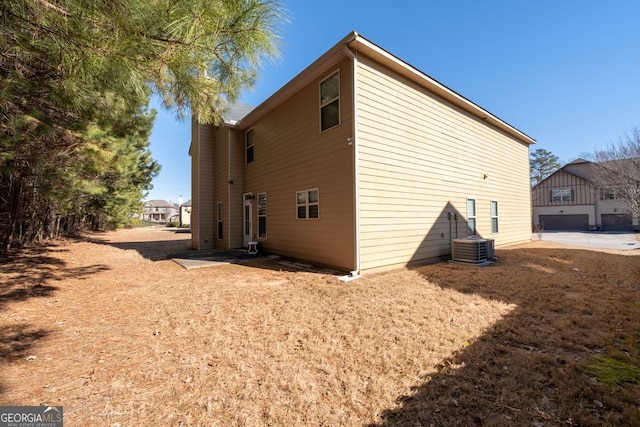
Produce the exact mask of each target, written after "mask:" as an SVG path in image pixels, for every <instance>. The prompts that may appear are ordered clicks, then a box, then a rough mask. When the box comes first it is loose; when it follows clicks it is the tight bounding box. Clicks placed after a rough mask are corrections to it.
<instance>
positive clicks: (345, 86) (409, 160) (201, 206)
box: [189, 32, 534, 272]
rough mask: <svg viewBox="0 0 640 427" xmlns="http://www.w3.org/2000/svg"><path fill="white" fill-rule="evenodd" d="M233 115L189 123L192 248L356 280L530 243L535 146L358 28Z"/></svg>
mask: <svg viewBox="0 0 640 427" xmlns="http://www.w3.org/2000/svg"><path fill="white" fill-rule="evenodd" d="M223 117H224V123H223V124H221V125H220V126H218V127H215V126H212V125H203V124H199V123H197V122H195V121H192V139H191V147H190V149H189V154H190V155H191V159H192V205H193V206H192V209H193V210H192V214H191V218H192V220H191V232H192V246H193V248H194V249H209V248H235V247H242V246H244V247H246V245H247V244H248V242H249V241H257V242H258V243H259V245H260V246H261V248H263V249H264V250H266V251H268V252H270V253H275V254H280V255H283V256H287V257H292V258H296V259H301V260H306V261H309V262H313V263H317V264H322V265H327V266H332V267H335V268H338V269H341V270H345V271H352V272H360V271H364V270H369V271H371V270H373V269H380V268H392V267H400V266H405V265H410V264H417V263H423V262H425V261H430V260H436V259H441V258H443V257H445V256H448V255H449V254H450V253H451V241H452V239H455V238H463V237H466V236H467V235H476V236H482V237H485V238H491V239H495V244H496V245H506V244H511V243H516V242H523V241H528V240H530V239H531V199H530V187H529V145H530V144H532V143H534V140H533V139H531V138H530V137H528V136H527V135H525V134H524V133H522V132H520V131H519V130H517V129H516V128H514V127H512V126H511V125H509V124H507V123H505V122H504V121H502V120H501V119H499V118H498V117H496V116H494V115H492V114H491V113H489V112H488V111H486V110H484V109H482V108H481V107H479V106H477V105H475V104H474V103H472V102H471V101H469V100H468V99H466V98H464V97H462V96H461V95H459V94H457V93H456V92H454V91H452V90H451V89H449V88H447V87H445V86H444V85H442V84H440V83H438V82H437V81H435V80H434V79H432V78H431V77H429V76H427V75H426V74H424V73H422V72H421V71H419V70H417V69H415V68H413V67H412V66H410V65H409V64H407V63H405V62H403V61H402V60H400V59H398V58H396V57H395V56H393V55H392V54H390V53H389V52H387V51H385V50H383V49H382V48H380V47H378V46H377V45H375V44H373V43H371V42H370V41H368V40H367V39H365V38H363V37H362V36H360V35H358V34H357V33H355V32H353V33H350V34H348V35H347V36H346V37H345V38H344V39H343V40H341V41H340V42H339V43H338V44H336V45H335V46H334V47H332V48H331V49H330V50H329V51H327V52H326V53H325V54H324V55H322V56H321V57H320V58H319V59H318V60H316V61H315V62H314V63H313V64H312V65H310V66H309V67H308V68H306V69H305V70H304V71H302V72H301V73H300V74H299V75H298V76H296V77H295V78H294V79H293V80H291V81H290V82H289V83H287V84H286V85H285V86H284V87H282V88H281V89H280V90H278V91H277V92H276V93H275V94H274V95H272V96H271V97H270V98H268V99H267V100H266V101H265V102H263V103H262V104H261V105H260V106H258V107H257V108H254V109H252V108H251V107H249V106H246V105H238V104H236V105H233V106H231V108H229V110H228V111H226V112H224V113H223Z"/></svg>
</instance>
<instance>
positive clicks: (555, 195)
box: [550, 188, 574, 202]
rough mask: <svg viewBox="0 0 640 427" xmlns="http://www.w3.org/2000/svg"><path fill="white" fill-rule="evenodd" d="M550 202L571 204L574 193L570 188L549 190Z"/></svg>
mask: <svg viewBox="0 0 640 427" xmlns="http://www.w3.org/2000/svg"><path fill="white" fill-rule="evenodd" d="M550 197H551V201H552V202H573V201H574V191H573V190H572V189H571V188H556V189H553V190H551V195H550Z"/></svg>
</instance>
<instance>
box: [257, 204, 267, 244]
mask: <svg viewBox="0 0 640 427" xmlns="http://www.w3.org/2000/svg"><path fill="white" fill-rule="evenodd" d="M258 237H259V238H261V239H266V238H267V193H260V194H258Z"/></svg>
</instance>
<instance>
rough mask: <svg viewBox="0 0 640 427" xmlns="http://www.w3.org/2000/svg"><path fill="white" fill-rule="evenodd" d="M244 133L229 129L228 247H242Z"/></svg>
mask: <svg viewBox="0 0 640 427" xmlns="http://www.w3.org/2000/svg"><path fill="white" fill-rule="evenodd" d="M244 144H245V140H244V131H241V130H237V129H229V176H228V180H232V181H233V184H232V185H229V194H228V198H229V201H228V207H229V209H228V212H229V221H228V227H227V229H228V230H229V231H228V233H229V246H230V247H232V248H240V247H242V203H243V199H242V195H243V187H244V184H243V175H244V174H243V167H244V160H245V157H244V155H245V151H244V147H245V145H244Z"/></svg>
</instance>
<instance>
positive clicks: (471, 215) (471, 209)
mask: <svg viewBox="0 0 640 427" xmlns="http://www.w3.org/2000/svg"><path fill="white" fill-rule="evenodd" d="M476 234H478V233H477V231H476V199H467V235H469V236H475V235H476Z"/></svg>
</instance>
